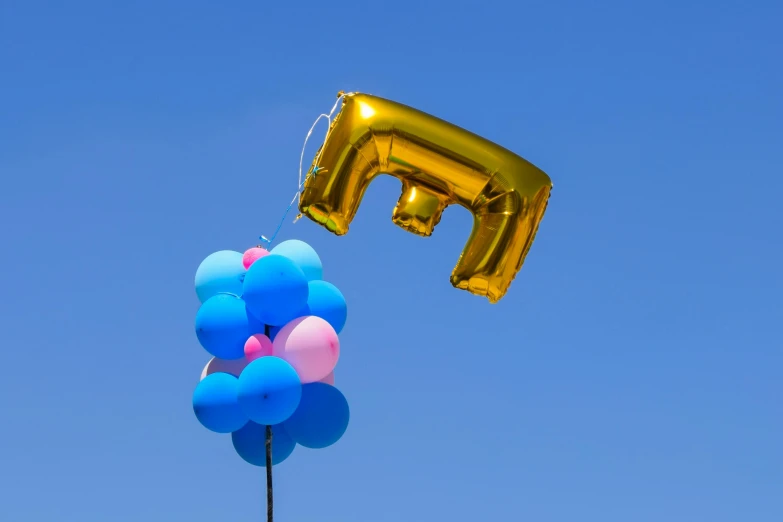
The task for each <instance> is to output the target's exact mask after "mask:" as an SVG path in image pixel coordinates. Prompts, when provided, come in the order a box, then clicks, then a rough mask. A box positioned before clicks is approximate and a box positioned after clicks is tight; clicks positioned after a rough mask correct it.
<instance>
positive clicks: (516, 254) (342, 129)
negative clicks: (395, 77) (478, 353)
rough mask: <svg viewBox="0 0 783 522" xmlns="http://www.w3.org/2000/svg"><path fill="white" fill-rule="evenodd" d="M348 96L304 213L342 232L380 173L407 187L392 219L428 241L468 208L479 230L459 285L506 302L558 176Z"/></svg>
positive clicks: (389, 105)
mask: <svg viewBox="0 0 783 522" xmlns="http://www.w3.org/2000/svg"><path fill="white" fill-rule="evenodd" d="M340 95H341V96H344V98H343V105H342V108H341V110H340V112H339V113H338V114H337V115H336V116H335V119H334V121H333V122H332V124H331V126H330V129H329V131H328V134H327V138H326V141H325V142H324V144H323V146H322V147H321V148H320V149H319V151H318V152H317V153H316V156H315V159H314V161H313V164H312V166H311V167H310V170H309V171H308V173H307V178H306V180H305V184H304V190H303V192H302V195H301V198H300V201H299V210H300V211H301V212H302V213H303V214H304V215H306V216H308V217H309V218H310V219H312V220H313V221H315V222H317V223H320V224H321V225H323V226H324V227H326V228H327V229H328V230H330V231H332V232H333V233H335V234H337V235H343V234H345V233H346V232H348V226H349V225H350V223H351V220H353V217H354V215H356V211H357V209H358V207H359V203H360V202H361V200H362V196H363V195H364V191H365V190H366V189H367V186H368V185H369V183H370V182H371V181H372V179H373V178H374V177H375V176H377V175H378V174H389V175H391V176H394V177H396V178H398V179H400V180H401V181H402V196H401V197H400V199H399V201H398V202H397V206H396V207H395V208H394V213H393V215H392V221H393V222H394V223H396V224H397V225H399V226H400V227H402V228H404V229H405V230H408V231H410V232H413V233H414V234H418V235H421V236H429V235H430V234H432V230H433V229H434V228H435V225H437V224H438V222H439V221H440V218H441V215H442V213H443V210H444V209H445V208H446V207H447V206H449V205H452V204H455V203H456V204H459V205H462V206H463V207H465V208H467V209H468V210H469V211H470V212H471V213H472V214H473V220H474V224H473V231H472V232H471V234H470V238H469V239H468V242H467V244H466V245H465V248H464V250H463V251H462V255H461V256H460V258H459V262H458V263H457V266H456V267H455V268H454V271H453V272H452V274H451V284H452V285H454V286H455V287H456V288H459V289H462V290H468V291H469V292H472V293H474V294H477V295H482V296H486V297H487V298H488V299H489V301H490V302H492V303H495V302H497V301H498V300H500V298H501V297H503V295H504V294H505V293H506V291H507V290H508V287H509V285H510V284H511V281H512V280H513V279H514V276H515V275H516V274H517V272H518V271H519V269H520V268H521V267H522V263H523V261H524V259H525V256H526V255H527V252H528V250H529V249H530V245H531V244H532V242H533V239H534V237H535V235H536V231H537V230H538V225H539V223H540V222H541V218H542V217H543V215H544V211H545V210H546V206H547V202H548V200H549V192H550V190H551V188H552V182H551V180H550V179H549V176H547V175H546V174H545V173H544V172H542V171H541V170H539V169H538V168H536V167H535V166H533V165H532V164H530V163H528V162H527V161H526V160H525V159H523V158H521V157H519V156H517V155H516V154H514V153H513V152H511V151H509V150H507V149H505V148H503V147H501V146H499V145H497V144H495V143H492V142H491V141H488V140H486V139H484V138H482V137H480V136H477V135H475V134H473V133H471V132H469V131H467V130H465V129H462V128H460V127H457V126H455V125H452V124H450V123H448V122H446V121H443V120H441V119H438V118H436V117H434V116H431V115H429V114H425V113H423V112H420V111H418V110H416V109H413V108H411V107H408V106H405V105H402V104H399V103H396V102H393V101H390V100H385V99H383V98H378V97H376V96H370V95H368V94H360V93H350V94H345V95H343V94H342V93H341V94H340Z"/></svg>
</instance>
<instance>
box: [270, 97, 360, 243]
mask: <svg viewBox="0 0 783 522" xmlns="http://www.w3.org/2000/svg"><path fill="white" fill-rule="evenodd" d="M345 96H346V95H345V93H341V94H340V95H339V96H338V97H337V101H336V102H334V106H333V107H332V110H331V111H329V114H321V115H319V116H318V117H317V118H316V119H315V122H313V126H312V127H310V130H309V131H307V136H306V137H305V142H304V145H303V146H302V154H301V155H300V156H299V185H298V186H297V188H296V194H294V199H292V200H291V203H289V204H288V208H287V209H286V211H285V214H283V218H282V219H281V220H280V224H279V225H277V229H276V230H275V233H274V234H272V237H271V238H268V237H266V236H259V239H260V240H261V242H262V243H264V245H266V247H267V249H268V248H269V247H270V245H271V244H272V241H274V240H275V238H276V237H277V233H278V232H280V228H281V227H282V226H283V222H284V221H285V218H286V216H287V215H288V212H290V211H291V207H293V206H294V203H296V202H297V199H301V196H302V189H303V188H304V184H303V183H302V163H303V161H304V153H305V149H306V148H307V140H309V139H310V135H311V134H312V133H313V129H315V126H316V125H317V124H318V122H319V121H321V118H326V120H327V121H328V122H329V125H328V126H327V127H326V136H325V137H324V143H326V140H327V139H329V132H330V131H331V130H332V115H334V111H336V110H337V106H338V105H339V104H340V100H342V99H343V98H345ZM322 150H323V146H322V147H321V149H320V150H319V151H318V154H317V155H316V158H315V164H316V167H317V166H318V160H319V159H320V157H321V151H322ZM298 219H299V217H297V218H296V219H295V220H294V223H296V221H297V220H298Z"/></svg>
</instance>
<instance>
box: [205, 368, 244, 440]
mask: <svg viewBox="0 0 783 522" xmlns="http://www.w3.org/2000/svg"><path fill="white" fill-rule="evenodd" d="M238 384H239V381H238V380H237V378H236V377H234V376H233V375H229V374H227V373H220V372H219V373H213V374H211V375H207V376H206V377H204V379H202V380H201V381H200V382H199V383H198V385H197V386H196V389H195V391H194V392H193V412H194V413H195V414H196V418H197V419H198V421H199V422H200V423H201V424H202V425H203V426H204V427H205V428H207V429H208V430H211V431H214V432H217V433H231V432H232V431H236V430H238V429H240V428H241V427H242V426H244V425H245V424H247V423H248V421H249V420H250V419H248V418H247V415H245V412H244V411H242V408H241V407H240V405H239V400H238V395H237V388H238Z"/></svg>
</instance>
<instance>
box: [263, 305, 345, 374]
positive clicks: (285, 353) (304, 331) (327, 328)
mask: <svg viewBox="0 0 783 522" xmlns="http://www.w3.org/2000/svg"><path fill="white" fill-rule="evenodd" d="M272 344H273V349H274V351H273V355H276V356H277V357H280V358H281V359H284V360H285V361H287V362H288V364H290V365H291V366H293V367H294V369H295V370H296V373H298V374H299V378H300V379H301V381H302V384H306V383H308V382H316V381H319V380H321V379H323V378H325V377H326V376H328V375H329V373H330V372H331V371H332V370H334V367H335V366H336V365H337V359H339V357H340V340H339V339H338V338H337V333H336V332H335V331H334V328H332V325H330V324H329V323H328V322H326V321H325V320H324V319H321V318H320V317H315V316H312V315H311V316H307V317H300V318H299V319H294V320H293V321H291V322H290V323H288V324H287V325H285V326H284V327H283V328H281V329H280V332H278V334H277V336H276V337H275V340H274V342H273V343H272Z"/></svg>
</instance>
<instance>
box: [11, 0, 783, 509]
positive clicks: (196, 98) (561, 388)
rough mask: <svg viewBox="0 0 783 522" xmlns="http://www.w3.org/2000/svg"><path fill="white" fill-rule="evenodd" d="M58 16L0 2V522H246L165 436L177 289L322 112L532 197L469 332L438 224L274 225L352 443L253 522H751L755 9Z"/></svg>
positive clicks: (762, 457)
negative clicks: (296, 248)
mask: <svg viewBox="0 0 783 522" xmlns="http://www.w3.org/2000/svg"><path fill="white" fill-rule="evenodd" d="M221 4H223V5H221ZM65 5H66V3H64V2H38V1H33V0H16V1H14V0H5V1H2V2H0V174H1V175H2V186H1V187H2V188H1V189H0V203H1V206H0V223H2V225H1V226H2V242H3V250H2V252H3V255H2V257H1V258H0V286H1V287H2V288H3V291H4V296H5V299H4V300H3V301H2V304H0V310H1V311H2V313H1V314H0V321H2V324H1V325H0V343H1V345H2V350H3V351H2V355H3V357H2V363H3V367H4V369H3V371H2V379H0V411H2V424H1V426H2V428H1V429H0V448H2V449H1V450H0V451H1V452H2V453H0V482H2V488H0V491H1V493H0V518H2V519H3V520H7V521H9V522H26V521H35V522H70V521H74V522H107V521H112V522H124V521H128V522H131V521H132V522H137V521H142V520H143V521H162V522H169V521H174V520H183V521H184V520H188V521H216V520H221V521H253V520H262V518H263V514H264V495H263V491H264V475H263V470H262V469H261V468H254V467H252V466H249V465H247V464H245V463H244V462H243V461H241V460H240V459H239V457H237V456H236V455H235V454H234V451H233V448H232V446H231V442H230V439H229V438H228V437H227V436H219V435H216V434H213V433H211V432H208V431H206V430H205V429H203V428H202V427H201V426H200V425H199V424H198V422H197V421H196V419H195V417H194V415H193V412H192V410H191V405H190V400H191V399H190V397H191V394H192V391H193V388H194V386H195V384H196V382H197V380H198V375H199V372H200V371H201V369H202V367H203V365H204V364H205V363H206V361H207V360H208V355H207V354H206V352H205V351H204V350H203V349H202V348H201V347H200V346H199V344H198V342H197V340H196V337H195V334H194V331H193V321H194V317H195V313H196V309H197V307H198V301H197V299H196V295H195V292H194V289H193V276H194V274H195V270H196V267H197V266H198V264H199V262H200V261H201V260H202V259H203V258H204V257H205V256H207V255H208V254H209V253H211V252H213V251H216V250H221V249H235V250H243V249H245V248H247V247H250V246H252V245H254V244H255V243H256V238H257V236H258V235H259V234H269V233H271V232H272V231H273V230H274V227H275V226H276V225H277V222H278V220H279V218H280V215H281V213H282V211H283V209H284V208H285V206H286V205H287V203H288V201H289V200H290V198H291V197H292V195H293V192H294V190H295V187H296V177H297V174H296V168H297V163H298V160H299V151H300V148H301V145H302V141H303V138H304V135H305V133H306V131H307V129H308V128H309V126H310V124H311V123H312V121H313V120H314V118H315V116H317V115H318V114H319V113H320V112H322V111H324V110H328V109H329V108H330V107H331V106H332V103H333V101H334V98H335V94H336V92H337V91H338V90H340V89H345V90H358V91H364V92H369V93H373V94H377V95H380V96H384V97H387V98H391V99H394V100H397V101H400V102H403V103H407V104H409V105H412V106H415V107H417V108H420V109H422V110H425V111H427V112H430V113H432V114H435V115H437V116H440V117H442V118H445V119H447V120H450V121H452V122H454V123H456V124H458V125H461V126H463V127H466V128H469V129H471V130H473V131H474V132H477V133H479V134H481V135H484V136H486V137H487V138H489V139H492V140H494V141H497V142H498V143H500V144H502V145H504V146H506V147H508V148H510V149H512V150H514V151H516V152H518V153H520V154H522V155H523V156H525V157H526V158H528V159H529V160H530V161H532V162H534V163H535V164H536V165H538V166H539V167H541V168H542V169H544V170H545V171H547V172H548V173H549V174H550V175H551V176H552V178H553V180H554V183H555V188H554V191H553V194H552V199H551V203H550V205H549V209H548V211H547V214H546V216H545V218H544V221H543V224H542V226H541V229H540V232H539V234H538V237H537V239H536V242H535V244H534V245H533V248H532V250H531V252H530V255H529V257H528V260H527V262H526V264H525V265H524V267H523V269H522V271H521V272H520V274H519V275H518V276H517V278H516V280H515V282H514V284H513V285H512V287H511V290H510V292H509V293H508V295H507V296H506V297H505V298H504V299H503V300H502V301H501V302H500V303H499V304H497V305H494V306H492V305H489V304H488V303H487V302H486V301H485V300H484V299H481V298H478V297H474V296H471V295H470V294H468V293H466V292H461V291H457V290H454V289H453V288H452V287H451V286H450V284H449V274H450V272H451V269H452V267H453V266H454V264H455V263H456V261H457V258H458V256H459V253H460V251H461V249H462V247H463V245H464V242H465V240H466V239H467V236H468V234H469V229H470V225H471V219H470V216H469V214H468V212H467V211H465V210H463V209H459V208H450V209H449V210H447V212H446V214H445V216H444V219H443V221H442V222H441V224H440V225H439V226H438V228H437V229H436V232H435V235H434V236H433V237H431V238H429V239H422V238H418V237H416V236H413V235H411V234H408V233H405V232H404V231H402V230H401V229H398V228H397V227H395V226H394V225H393V224H392V223H391V221H390V217H391V211H392V208H393V206H394V204H395V202H396V200H397V197H398V195H399V182H397V181H396V180H394V179H392V178H382V179H379V180H377V181H376V182H375V183H374V184H373V185H372V186H371V188H370V189H369V192H368V194H367V196H366V199H365V201H364V203H363V205H362V207H361V209H360V212H359V214H358V216H357V218H356V220H355V221H354V224H353V226H352V229H351V231H350V233H349V234H348V235H347V236H344V237H341V238H338V237H335V236H332V235H330V234H328V233H327V232H326V231H324V230H323V229H321V228H320V227H318V226H316V225H315V224H313V223H311V222H309V221H306V220H303V221H300V222H299V223H297V224H296V225H291V224H290V221H289V222H288V224H287V225H286V227H285V228H284V229H283V232H282V233H281V236H280V237H281V239H285V238H299V239H302V240H305V241H308V242H310V243H311V244H312V245H313V246H314V247H315V248H316V249H317V250H318V252H319V253H320V255H321V257H322V259H323V261H324V265H325V277H326V278H327V279H328V280H330V281H332V282H333V283H335V284H336V285H338V286H339V287H340V288H341V289H342V291H343V292H344V294H345V295H346V297H347V299H348V304H349V318H348V324H347V326H346V328H345V330H344V332H343V335H342V357H341V359H340V362H339V365H338V367H337V372H336V375H337V385H338V387H339V388H340V389H341V390H342V391H343V392H344V393H345V394H346V396H347V397H348V399H349V401H350V405H351V408H352V420H351V425H350V427H349V430H348V432H347V433H346V435H345V437H344V438H343V439H342V440H341V441H340V442H339V443H338V444H337V445H335V446H333V447H331V448H329V449H326V450H321V451H313V450H306V449H303V448H297V450H296V451H295V452H294V454H293V455H292V457H291V458H290V460H288V461H286V462H285V463H284V464H283V465H281V466H280V467H279V468H276V477H277V482H276V492H277V495H276V499H277V503H276V507H277V511H276V513H277V519H278V520H279V521H281V522H286V521H289V522H294V521H296V522H306V521H312V522H316V521H317V522H368V521H371V522H400V521H403V520H405V521H450V522H467V521H475V520H486V521H535V522H550V521H551V522H582V521H595V522H629V521H630V522H662V521H665V522H680V521H681V522H696V521H708V522H723V521H726V522H729V521H730V522H735V521H748V522H750V521H752V522H768V521H769V522H772V521H775V522H778V521H780V520H783V447H782V446H783V444H782V443H781V441H783V407H782V406H781V404H783V400H782V399H783V393H782V392H783V384H781V382H782V381H781V377H782V373H783V333H782V331H783V297H781V296H783V276H781V267H783V232H781V227H782V226H783V204H781V199H782V198H783V181H781V180H782V178H781V175H782V174H783V159H781V158H782V157H783V156H782V155H781V150H782V149H781V146H782V145H781V143H783V96H781V92H783V68H782V67H781V65H780V63H781V62H780V57H781V55H782V54H783V37H781V34H780V20H781V19H782V18H783V5H782V4H781V3H780V2H774V1H771V0H766V1H757V2H750V3H749V2H740V1H735V2H722V1H710V2H707V1H702V2H696V1H676V2H675V1H670V2H630V1H628V2H620V1H614V2H607V1H602V2H578V1H535V2H511V1H508V2H493V1H487V0H485V1H481V2H473V3H470V4H468V3H464V2H437V3H435V2H426V1H415V2H354V3H350V2H293V1H292V2H275V3H273V2H267V1H233V2H208V1H205V0H201V1H197V0H191V1H188V2H184V1H164V0H159V1H155V2H108V1H97V0H96V1H90V2H88V1H74V2H68V3H67V6H65ZM322 131H323V127H321V128H319V131H318V134H319V135H320V133H321V132H322ZM314 150H315V146H313V147H311V148H309V150H308V157H311V155H312V153H313V152H314Z"/></svg>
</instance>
